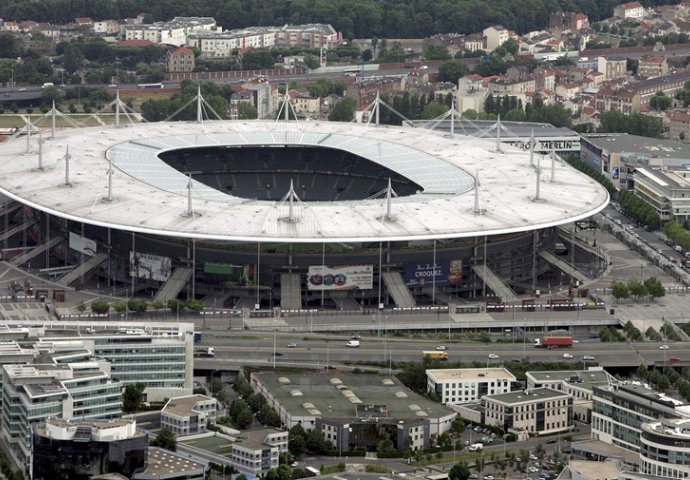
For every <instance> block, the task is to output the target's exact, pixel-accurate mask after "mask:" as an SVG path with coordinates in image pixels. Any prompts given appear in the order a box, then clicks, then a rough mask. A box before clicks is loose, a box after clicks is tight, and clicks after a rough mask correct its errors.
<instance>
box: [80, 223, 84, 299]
mask: <svg viewBox="0 0 690 480" xmlns="http://www.w3.org/2000/svg"><path fill="white" fill-rule="evenodd" d="M81 238H84V222H81ZM83 264H84V249H83V248H81V249H79V265H80V266H81V265H83ZM80 270H81V275H79V286H80V287H81V288H84V269H83V268H82V269H80Z"/></svg>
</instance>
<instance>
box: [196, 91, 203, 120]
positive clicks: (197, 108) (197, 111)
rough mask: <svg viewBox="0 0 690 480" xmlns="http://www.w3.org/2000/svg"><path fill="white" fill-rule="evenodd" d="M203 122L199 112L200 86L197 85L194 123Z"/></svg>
mask: <svg viewBox="0 0 690 480" xmlns="http://www.w3.org/2000/svg"><path fill="white" fill-rule="evenodd" d="M203 121H204V117H203V115H202V110H201V85H199V86H198V87H197V93H196V123H202V122H203Z"/></svg>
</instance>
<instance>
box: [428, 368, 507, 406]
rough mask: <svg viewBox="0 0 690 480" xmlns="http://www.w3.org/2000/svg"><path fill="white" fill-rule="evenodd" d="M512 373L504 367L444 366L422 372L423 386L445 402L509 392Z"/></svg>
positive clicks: (454, 402)
mask: <svg viewBox="0 0 690 480" xmlns="http://www.w3.org/2000/svg"><path fill="white" fill-rule="evenodd" d="M515 381H516V378H515V375H513V374H512V373H510V372H509V371H508V370H506V369H505V368H444V369H433V370H427V371H426V389H427V391H428V392H434V393H435V395H436V398H438V400H439V401H440V402H441V403H443V404H445V405H455V404H459V403H466V402H473V401H476V400H479V399H480V398H482V397H483V396H484V395H495V394H502V393H508V392H510V391H511V387H512V384H513V382H515Z"/></svg>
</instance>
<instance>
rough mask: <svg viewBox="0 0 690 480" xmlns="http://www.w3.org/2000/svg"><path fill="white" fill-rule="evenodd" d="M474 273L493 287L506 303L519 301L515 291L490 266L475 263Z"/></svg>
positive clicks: (493, 290) (492, 289) (495, 292)
mask: <svg viewBox="0 0 690 480" xmlns="http://www.w3.org/2000/svg"><path fill="white" fill-rule="evenodd" d="M472 270H473V271H474V274H475V275H477V276H478V277H479V278H481V279H482V280H483V281H484V283H485V284H486V286H487V287H489V288H490V289H491V291H492V292H494V294H496V296H498V297H499V298H500V299H501V301H502V302H504V303H515V302H517V301H518V298H517V295H515V292H513V290H512V289H511V288H510V287H509V286H508V285H506V284H505V283H504V282H503V280H501V278H500V277H499V276H498V275H496V272H494V271H493V270H491V269H490V268H489V267H488V266H484V265H474V266H473V267H472Z"/></svg>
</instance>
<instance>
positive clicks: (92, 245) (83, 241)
mask: <svg viewBox="0 0 690 480" xmlns="http://www.w3.org/2000/svg"><path fill="white" fill-rule="evenodd" d="M69 248H71V249H72V250H76V251H77V252H81V253H83V254H85V255H91V256H93V255H96V253H97V251H96V242H94V241H93V240H91V239H89V238H86V237H82V236H80V235H77V234H76V233H72V232H69Z"/></svg>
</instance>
